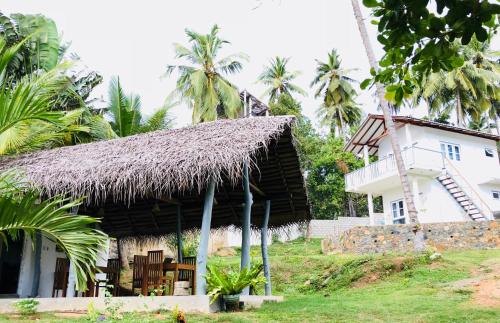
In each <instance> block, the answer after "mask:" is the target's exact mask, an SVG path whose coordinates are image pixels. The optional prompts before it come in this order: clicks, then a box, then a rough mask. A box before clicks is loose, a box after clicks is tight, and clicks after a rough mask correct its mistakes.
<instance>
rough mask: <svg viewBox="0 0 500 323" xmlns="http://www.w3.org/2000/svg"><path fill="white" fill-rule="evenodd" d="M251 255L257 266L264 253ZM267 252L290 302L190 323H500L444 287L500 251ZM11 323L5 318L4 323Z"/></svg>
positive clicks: (499, 257)
mask: <svg viewBox="0 0 500 323" xmlns="http://www.w3.org/2000/svg"><path fill="white" fill-rule="evenodd" d="M252 253H254V254H255V255H256V256H255V257H254V261H259V257H258V256H257V253H258V248H255V249H252ZM269 253H270V259H271V263H272V275H273V290H274V293H275V294H278V295H279V294H281V295H285V299H286V300H285V301H284V302H282V303H273V304H265V305H264V306H263V307H262V308H260V309H255V310H247V311H244V312H238V313H217V314H211V315H195V314H188V315H187V320H188V322H499V321H500V320H499V318H500V308H488V307H481V306H478V305H476V304H474V303H472V302H471V297H472V295H471V290H468V289H458V290H457V289H455V290H454V289H452V288H449V287H446V286H445V285H446V284H447V283H450V282H453V281H457V280H461V279H465V278H468V277H471V271H473V270H477V269H478V268H480V266H481V264H483V263H484V262H485V261H492V260H494V261H496V263H500V250H485V251H460V252H458V251H453V252H451V251H450V252H445V253H443V257H442V259H439V260H438V261H435V262H432V263H431V262H430V261H429V259H428V257H427V256H413V255H385V256H380V255H379V256H354V255H330V256H326V255H322V254H321V250H320V242H319V241H318V240H312V241H310V242H305V241H303V240H299V241H294V242H291V243H286V244H274V245H272V246H271V247H270V250H269ZM210 262H211V263H221V264H224V265H229V266H238V264H239V258H238V256H234V257H224V258H221V257H212V258H211V259H210ZM328 277H330V278H328ZM367 277H375V280H374V281H369V280H367ZM325 280H326V284H322V283H324V282H325ZM306 282H308V283H306ZM38 317H39V318H40V321H41V322H67V321H68V318H58V317H56V316H54V315H53V314H43V315H38ZM8 319H12V317H10V318H9V317H6V316H3V317H2V316H0V321H2V322H3V321H6V320H8ZM169 320H170V316H169V314H163V315H161V316H158V315H154V314H137V313H129V314H126V315H125V316H124V319H123V322H138V321H140V322H169ZM74 321H81V322H85V321H86V320H85V318H84V317H82V318H80V319H75V320H74ZM26 322H28V321H27V320H26ZM87 322H88V321H87Z"/></svg>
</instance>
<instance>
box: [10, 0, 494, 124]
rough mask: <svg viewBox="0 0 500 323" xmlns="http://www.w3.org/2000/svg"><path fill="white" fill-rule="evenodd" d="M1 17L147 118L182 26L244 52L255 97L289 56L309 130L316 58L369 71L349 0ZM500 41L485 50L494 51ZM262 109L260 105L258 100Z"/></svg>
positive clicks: (64, 5) (20, 4) (214, 2)
mask: <svg viewBox="0 0 500 323" xmlns="http://www.w3.org/2000/svg"><path fill="white" fill-rule="evenodd" d="M363 10H364V16H365V17H367V27H368V28H369V35H370V37H371V40H372V44H373V46H374V48H375V53H376V55H377V57H378V58H380V57H381V56H382V55H383V51H382V49H381V47H380V45H379V44H378V43H377V42H376V30H375V26H373V25H371V24H370V23H369V21H370V18H369V12H368V11H367V10H365V9H363ZM0 11H2V12H3V13H4V14H12V13H23V14H36V13H41V14H43V15H45V16H47V17H50V18H52V19H53V20H54V21H55V22H56V24H57V27H58V29H59V32H60V33H61V34H62V38H63V40H64V41H69V42H71V47H70V50H69V51H70V52H74V53H76V54H78V56H79V57H80V58H81V60H82V64H84V65H85V66H87V67H88V69H90V70H95V71H97V72H99V73H100V74H101V75H103V77H104V81H103V83H102V84H101V85H99V86H98V87H97V88H96V89H95V90H94V92H93V96H95V97H101V96H102V97H103V98H104V100H106V98H107V88H108V84H109V80H110V79H111V77H113V76H119V77H120V81H121V83H122V86H123V87H124V89H125V91H126V93H130V92H133V93H136V94H139V95H140V96H141V100H142V108H143V110H144V111H145V113H146V114H148V113H151V112H152V111H154V110H155V109H156V108H158V107H160V106H162V105H163V102H164V100H165V98H166V97H167V96H168V94H170V93H171V92H172V90H173V89H174V88H175V81H176V75H175V74H174V75H172V76H170V77H165V76H164V73H165V69H166V66H167V65H172V64H177V63H180V61H179V60H176V59H175V57H174V56H175V54H174V50H173V43H176V42H177V43H181V44H183V45H188V42H187V38H186V35H185V33H184V30H185V29H186V28H189V29H192V30H195V31H197V32H200V33H208V32H209V30H210V28H211V27H212V26H213V25H214V24H218V25H219V27H220V29H221V30H220V36H221V37H222V38H223V39H225V40H228V41H229V42H230V44H229V45H227V46H226V47H225V48H224V49H223V50H222V51H221V57H222V56H225V55H227V54H232V53H238V52H243V53H245V54H247V55H248V56H249V57H250V60H249V61H248V62H244V66H243V70H242V71H241V72H240V73H238V74H237V75H231V76H228V79H229V80H230V81H231V82H233V83H234V84H236V85H237V86H238V87H239V88H240V90H242V89H247V90H248V91H249V92H250V93H252V94H254V95H255V96H257V97H259V98H260V97H261V95H262V93H263V92H264V89H265V88H264V86H263V85H262V84H259V83H256V80H257V77H258V76H259V74H260V73H261V72H262V70H263V68H264V66H265V65H267V64H268V62H269V60H270V59H271V58H272V57H275V56H283V57H290V62H289V64H288V68H289V69H290V70H292V71H295V70H298V71H301V74H300V75H299V76H298V77H297V79H296V82H295V83H296V84H297V85H299V86H300V87H302V88H303V89H305V90H306V91H307V92H308V96H307V97H301V96H296V98H297V99H299V100H300V101H301V102H302V108H303V112H304V114H305V115H306V116H308V117H309V118H311V119H312V120H313V122H314V124H315V125H316V126H318V120H317V118H316V117H315V115H316V109H317V107H318V106H319V105H320V103H321V102H320V100H319V99H314V92H313V90H311V89H310V87H309V84H310V82H311V80H312V79H313V78H314V71H315V67H316V61H315V60H316V59H319V60H322V61H325V60H326V58H327V54H328V52H329V51H330V50H332V49H333V48H336V49H337V51H338V53H339V54H340V56H341V59H342V67H343V68H344V69H351V70H352V71H351V74H350V75H351V76H352V78H354V79H356V80H358V81H359V82H361V81H363V80H364V79H365V78H367V77H368V76H369V65H368V60H367V58H366V54H365V51H364V47H363V44H362V42H361V37H360V35H359V31H358V29H357V25H356V21H355V19H354V16H353V14H352V7H351V3H350V1H349V0H333V1H332V0H308V1H304V0H281V1H280V0H237V1H235V0H211V1H206V0H182V1H180V0H178V1H152V0H142V1H130V0H121V1H117V0H105V1H104V0H86V1H75V0H44V1H40V0H2V1H1V6H0ZM499 45H500V41H499V38H498V37H497V38H496V39H494V41H493V44H492V47H493V48H496V49H498V48H499V47H500V46H499ZM358 92H359V97H358V99H357V101H358V103H360V104H361V106H362V108H363V110H364V112H365V113H377V104H376V100H375V97H374V91H361V90H359V91H358ZM263 101H264V102H267V98H263ZM424 113H425V110H424V109H423V108H419V109H416V110H415V109H414V110H403V111H402V114H411V115H413V116H416V117H419V116H422V115H423V114H424ZM172 115H173V117H174V118H175V123H176V126H177V127H180V126H183V125H186V124H189V123H190V121H191V111H190V110H189V109H188V108H187V107H186V106H184V105H180V106H177V107H175V108H174V109H173V110H172Z"/></svg>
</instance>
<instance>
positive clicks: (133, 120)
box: [106, 77, 174, 137]
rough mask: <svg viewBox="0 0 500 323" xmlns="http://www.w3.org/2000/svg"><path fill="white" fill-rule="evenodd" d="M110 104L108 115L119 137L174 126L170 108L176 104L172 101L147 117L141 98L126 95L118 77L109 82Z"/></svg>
mask: <svg viewBox="0 0 500 323" xmlns="http://www.w3.org/2000/svg"><path fill="white" fill-rule="evenodd" d="M108 95H109V105H108V107H107V113H106V115H107V117H108V118H109V119H110V120H111V128H112V129H113V131H114V132H115V133H116V135H117V136H118V137H127V136H131V135H135V134H138V133H145V132H150V131H155V130H160V129H167V128H170V127H171V126H172V119H171V118H170V116H169V110H170V108H171V107H172V106H173V105H174V104H172V103H171V101H168V100H167V102H166V104H165V105H164V106H163V107H162V108H160V109H158V110H156V111H155V112H154V113H153V114H152V115H151V116H150V117H148V118H145V117H144V116H143V115H142V112H141V98H140V97H139V96H138V95H135V94H130V95H125V92H124V91H123V88H122V86H121V83H120V79H119V78H118V77H116V78H113V79H111V82H110V83H109V91H108Z"/></svg>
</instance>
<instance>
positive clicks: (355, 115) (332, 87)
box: [311, 49, 361, 140]
mask: <svg viewBox="0 0 500 323" xmlns="http://www.w3.org/2000/svg"><path fill="white" fill-rule="evenodd" d="M316 62H317V67H316V77H315V78H314V79H313V81H312V82H311V87H314V86H316V85H317V86H318V88H317V90H316V92H315V94H314V97H315V98H319V97H321V98H322V99H323V103H322V105H321V106H320V108H319V109H318V116H319V117H320V119H321V122H322V124H324V125H328V126H329V127H330V129H331V131H332V133H335V130H336V129H337V130H338V133H339V136H341V137H343V138H344V140H347V136H348V132H347V129H346V128H347V127H350V126H354V125H357V124H359V122H360V121H361V109H360V108H359V106H358V104H357V103H356V102H355V98H356V96H357V93H356V90H354V87H353V86H352V83H354V82H355V81H354V80H353V79H351V78H350V77H349V76H347V74H348V73H349V71H348V70H344V69H342V68H341V67H340V63H341V60H340V58H339V55H338V54H337V51H336V50H335V49H333V50H332V51H331V52H330V53H328V60H327V61H326V63H325V62H322V61H319V60H316Z"/></svg>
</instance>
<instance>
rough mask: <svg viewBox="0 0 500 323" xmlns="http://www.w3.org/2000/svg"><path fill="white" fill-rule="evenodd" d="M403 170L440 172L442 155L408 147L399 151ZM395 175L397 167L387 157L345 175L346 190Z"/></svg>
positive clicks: (390, 158)
mask: <svg viewBox="0 0 500 323" xmlns="http://www.w3.org/2000/svg"><path fill="white" fill-rule="evenodd" d="M401 156H402V157H403V161H404V164H405V168H406V169H409V168H414V167H421V168H426V169H434V170H440V169H443V168H444V167H445V165H444V159H443V155H442V153H441V152H440V151H436V150H431V149H427V148H420V147H415V146H412V147H409V148H406V149H403V150H402V151H401ZM394 172H395V173H396V174H397V165H396V159H395V158H394V155H392V154H391V155H389V156H386V157H384V158H381V159H379V160H378V161H376V162H374V163H372V164H369V165H368V166H366V167H363V168H360V169H358V170H356V171H354V172H351V173H348V174H346V175H345V183H346V189H347V190H349V189H352V188H355V187H357V186H360V185H364V184H367V183H369V182H372V181H374V180H376V179H379V178H381V177H384V176H386V175H389V174H393V173H394Z"/></svg>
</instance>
